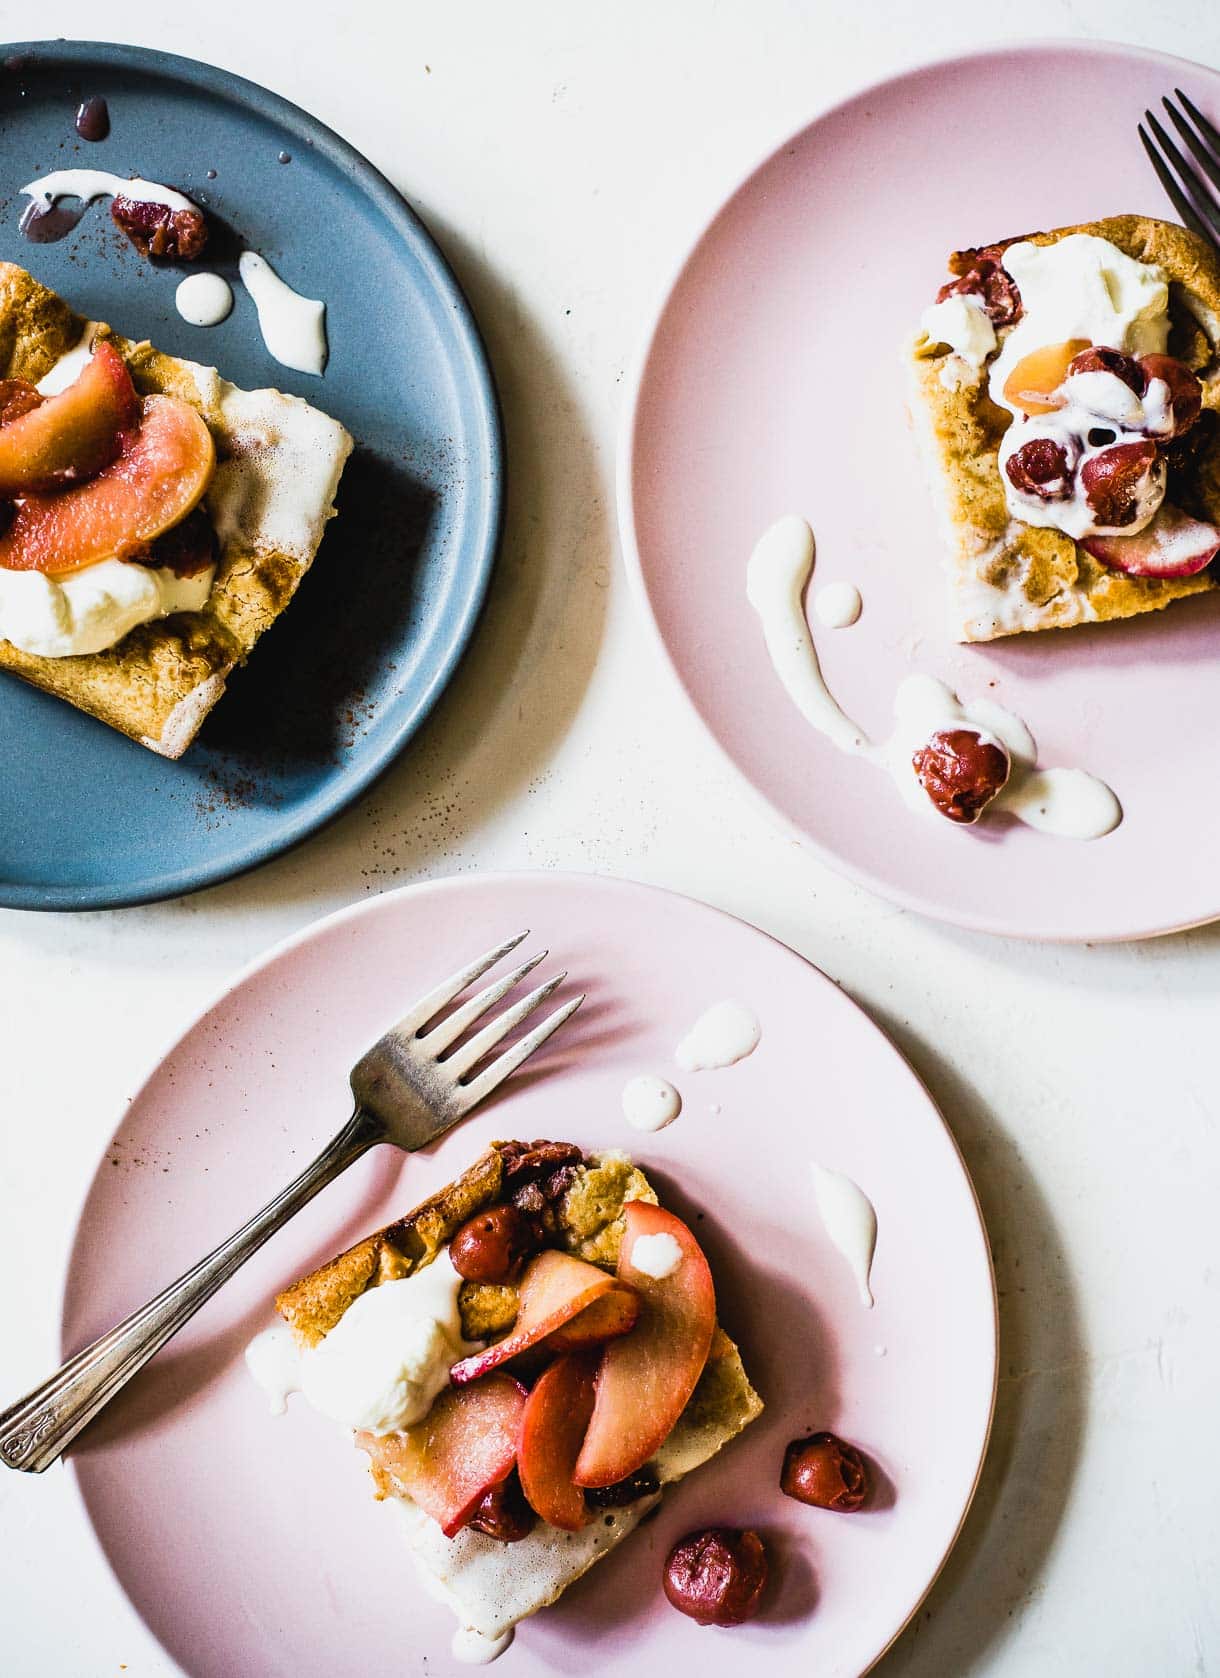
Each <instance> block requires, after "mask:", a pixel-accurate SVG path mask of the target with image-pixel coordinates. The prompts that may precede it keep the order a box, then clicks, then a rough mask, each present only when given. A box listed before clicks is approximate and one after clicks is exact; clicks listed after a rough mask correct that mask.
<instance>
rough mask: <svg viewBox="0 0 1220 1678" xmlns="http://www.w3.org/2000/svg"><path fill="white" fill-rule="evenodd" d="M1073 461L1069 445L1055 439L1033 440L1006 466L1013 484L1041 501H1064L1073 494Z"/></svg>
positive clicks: (1012, 455) (1033, 438)
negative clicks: (1069, 454)
mask: <svg viewBox="0 0 1220 1678" xmlns="http://www.w3.org/2000/svg"><path fill="white" fill-rule="evenodd" d="M1073 464H1074V463H1073V461H1072V460H1070V459H1069V457H1068V449H1067V445H1066V444H1065V443H1062V442H1059V441H1058V440H1057V439H1056V438H1054V437H1031V438H1030V440H1029V442H1028V443H1022V444H1021V447H1020V448H1019V449H1014V450H1013V452H1012V453H1011V454H1010V455H1009V456H1008V459H1007V460H1006V461H1005V462H1004V471H1005V474H1006V475H1007V477H1008V481H1009V483H1010V484H1011V485H1012V487H1013V488H1014V489H1017V490H1020V492H1021V493H1022V495H1036V496H1037V497H1038V499H1039V501H1063V500H1065V499H1066V498H1067V497H1068V496H1069V495H1070V494H1071V493H1072V466H1073Z"/></svg>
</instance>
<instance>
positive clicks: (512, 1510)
mask: <svg viewBox="0 0 1220 1678" xmlns="http://www.w3.org/2000/svg"><path fill="white" fill-rule="evenodd" d="M466 1525H467V1526H471V1527H476V1528H477V1529H478V1531H479V1532H485V1533H486V1534H487V1536H488V1538H495V1539H498V1540H499V1542H500V1543H501V1544H519V1543H520V1542H521V1540H522V1539H523V1538H528V1537H529V1535H530V1533H531V1532H533V1530H534V1526H535V1516H534V1511H533V1510H532V1509H531V1508H530V1506H529V1504H528V1503H527V1502H526V1501H525V1493H524V1492H523V1491H522V1490H521V1481H520V1478H519V1477H518V1475H517V1474H516V1472H513V1473H511V1474H510V1475H509V1476H508V1478H507V1479H506V1480H501V1481H500V1482H499V1483H498V1484H497V1485H494V1486H492V1487H491V1488H490V1489H489V1490H488V1491H486V1492H484V1494H483V1501H482V1502H481V1503H480V1504H479V1506H478V1508H477V1509H476V1510H475V1512H474V1514H473V1515H472V1516H471V1517H470V1519H469V1520H468V1521H467V1523H466Z"/></svg>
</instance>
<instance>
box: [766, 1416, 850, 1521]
mask: <svg viewBox="0 0 1220 1678" xmlns="http://www.w3.org/2000/svg"><path fill="white" fill-rule="evenodd" d="M779 1489H780V1491H781V1492H783V1494H784V1496H785V1497H794V1498H795V1499H796V1501H797V1502H798V1503H808V1504H811V1505H812V1506H813V1507H814V1508H815V1509H837V1510H839V1511H840V1513H843V1514H850V1513H851V1512H852V1511H853V1510H855V1509H859V1508H860V1507H861V1505H862V1504H863V1503H864V1501H865V1499H866V1498H867V1497H868V1470H867V1469H866V1468H865V1466H864V1458H863V1457H862V1456H861V1455H860V1453H859V1451H857V1449H856V1447H855V1446H854V1445H849V1444H847V1442H846V1441H845V1440H842V1439H840V1438H839V1437H838V1436H837V1435H836V1434H833V1433H811V1434H810V1435H809V1437H808V1439H794V1440H793V1441H792V1443H791V1444H790V1445H789V1446H788V1449H787V1450H786V1451H785V1452H784V1466H783V1470H782V1471H781V1473H780V1477H779Z"/></svg>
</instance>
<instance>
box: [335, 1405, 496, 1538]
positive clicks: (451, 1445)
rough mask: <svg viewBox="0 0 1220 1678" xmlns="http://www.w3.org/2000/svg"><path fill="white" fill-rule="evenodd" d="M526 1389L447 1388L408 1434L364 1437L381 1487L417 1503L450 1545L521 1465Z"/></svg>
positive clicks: (359, 1437)
mask: <svg viewBox="0 0 1220 1678" xmlns="http://www.w3.org/2000/svg"><path fill="white" fill-rule="evenodd" d="M525 1397H526V1394H525V1388H524V1387H523V1386H522V1385H521V1383H520V1382H519V1381H514V1380H513V1378H512V1376H511V1375H495V1376H493V1377H492V1378H491V1379H490V1380H487V1381H480V1382H479V1384H478V1386H477V1387H446V1388H445V1389H444V1391H443V1392H442V1393H441V1395H440V1397H439V1398H438V1399H437V1400H436V1402H435V1404H433V1406H432V1408H431V1410H429V1412H428V1414H427V1415H426V1416H425V1417H424V1419H423V1421H422V1422H416V1424H415V1426H414V1427H412V1428H408V1429H407V1431H406V1432H405V1433H387V1434H382V1435H377V1434H372V1433H358V1434H357V1435H356V1443H357V1445H359V1447H360V1449H361V1450H362V1451H367V1452H368V1455H369V1460H370V1462H371V1463H372V1465H373V1475H374V1478H375V1480H376V1481H377V1483H378V1486H379V1487H382V1486H388V1489H389V1490H391V1491H392V1492H393V1493H394V1494H395V1495H398V1496H401V1495H402V1494H403V1493H405V1494H406V1495H407V1496H408V1497H411V1498H414V1500H415V1502H416V1503H418V1504H419V1506H420V1508H421V1509H423V1510H424V1511H425V1512H426V1513H427V1514H429V1515H431V1516H432V1518H433V1520H434V1521H437V1522H438V1523H439V1524H440V1527H441V1530H442V1531H443V1532H444V1534H445V1537H446V1538H452V1537H453V1535H454V1534H455V1533H456V1532H460V1531H461V1529H462V1527H464V1526H465V1525H466V1523H467V1522H468V1521H469V1520H470V1518H471V1516H472V1515H474V1514H475V1513H476V1511H477V1510H478V1509H479V1506H480V1504H481V1503H482V1502H483V1499H484V1497H485V1496H486V1494H487V1493H488V1492H489V1491H490V1490H491V1488H492V1487H493V1486H498V1485H499V1484H500V1483H501V1481H502V1480H504V1479H506V1478H507V1477H508V1475H509V1473H510V1472H511V1470H512V1467H513V1464H514V1463H515V1461H516V1459H517V1440H518V1437H519V1435H520V1432H521V1416H522V1413H523V1411H524V1409H525Z"/></svg>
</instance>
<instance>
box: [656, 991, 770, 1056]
mask: <svg viewBox="0 0 1220 1678" xmlns="http://www.w3.org/2000/svg"><path fill="white" fill-rule="evenodd" d="M761 1036H762V1027H761V1026H760V1025H759V1023H758V1016H757V1014H754V1013H752V1012H751V1011H750V1009H749V1008H745V1007H743V1006H742V1004H741V1003H740V1002H714V1003H713V1004H712V1006H711V1007H710V1008H709V1009H707V1011H706V1012H705V1013H703V1014H700V1016H699V1018H698V1019H697V1020H696V1021H695V1023H694V1025H693V1026H691V1028H690V1030H689V1031H688V1032H687V1034H686V1036H685V1037H684V1038H683V1039H682V1041H681V1042H680V1043H679V1044H678V1047H677V1049H676V1050H675V1051H674V1059H675V1060H676V1061H677V1063H678V1065H679V1066H680V1067H681V1068H682V1069H683V1071H684V1072H710V1071H713V1070H716V1069H718V1068H719V1067H722V1066H732V1065H734V1063H735V1062H737V1061H739V1060H744V1059H745V1057H746V1056H747V1055H752V1054H753V1053H754V1051H755V1049H756V1048H757V1047H758V1041H759V1038H760V1037H761Z"/></svg>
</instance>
